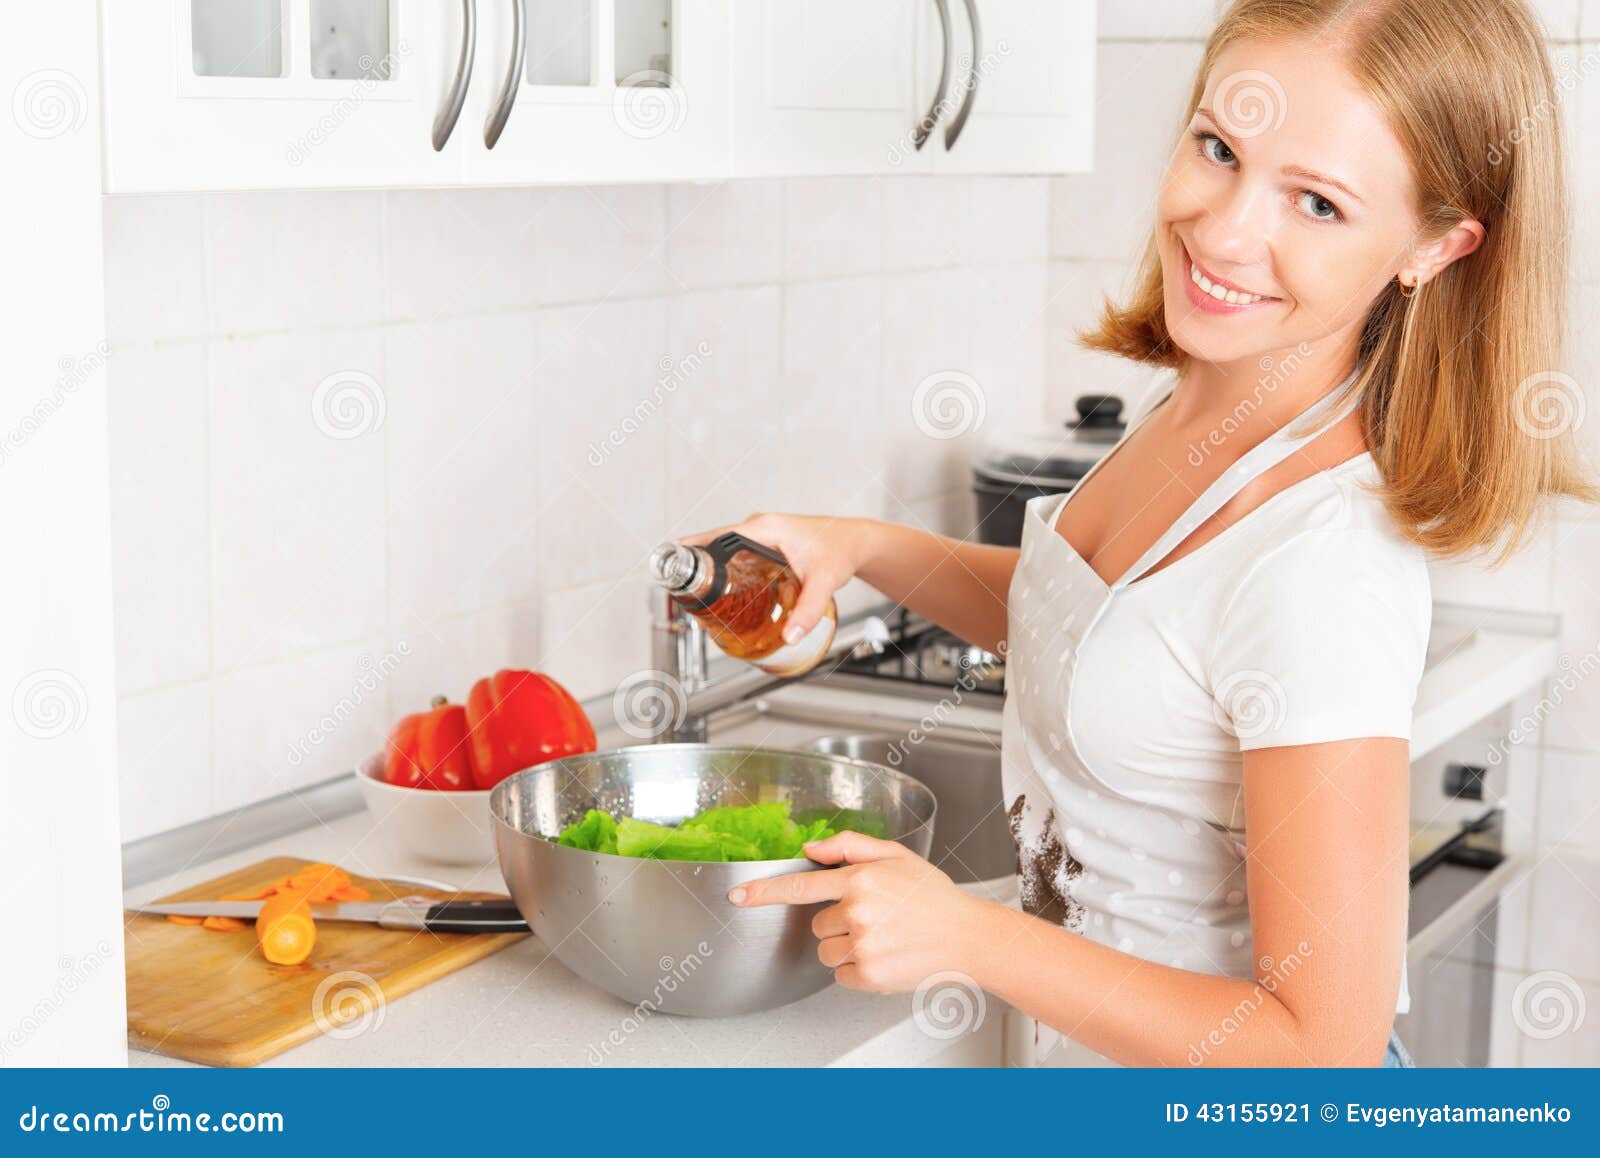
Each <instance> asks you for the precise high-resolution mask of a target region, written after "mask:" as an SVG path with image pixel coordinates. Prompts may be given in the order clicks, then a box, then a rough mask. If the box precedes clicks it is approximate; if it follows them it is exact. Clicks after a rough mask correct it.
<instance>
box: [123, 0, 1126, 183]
mask: <svg viewBox="0 0 1600 1158" xmlns="http://www.w3.org/2000/svg"><path fill="white" fill-rule="evenodd" d="M972 12H976V13H977V16H978V19H977V21H976V25H977V36H976V51H974V43H975V37H974V21H973V20H972V18H971V16H970V13H972ZM100 21H101V74H102V82H103V85H104V90H105V110H106V134H105V150H104V161H105V178H104V185H105V189H106V191H107V192H111V193H136V192H164V191H174V192H194V191H207V190H227V189H271V188H332V187H392V186H402V187H403V186H419V185H458V184H468V185H525V184H540V183H562V184H579V183H611V182H626V181H641V182H642V181H671V180H717V179H721V178H725V177H729V176H787V175H811V174H863V173H864V174H886V173H904V172H952V173H1057V172H1072V171H1076V170H1081V169H1084V168H1087V167H1088V165H1089V162H1090V156H1091V149H1092V139H1091V134H1092V125H1093V109H1094V53H1095V5H1094V0H872V2H871V3H865V4H863V3H859V2H857V0H804V2H800V0H102V4H101V9H100ZM469 31H470V35H469ZM972 76H976V77H977V82H978V83H977V87H976V89H975V90H972V91H970V93H969V90H968V87H967V82H968V78H969V77H972ZM941 94H943V95H942V99H941ZM458 95H459V101H457V100H456V99H455V98H456V97H457V96H458ZM969 98H970V99H969ZM455 108H459V113H458V115H457V116H455V118H454V119H453V122H452V121H451V120H450V118H449V117H448V110H451V109H455ZM447 123H450V124H453V127H452V128H451V129H450V132H449V133H448V136H447V137H445V136H444V135H443V134H442V133H441V132H440V128H441V126H443V125H446V124H447ZM930 125H931V131H929V127H930ZM957 125H959V126H960V129H959V134H957V133H956V132H955V129H954V126H957ZM441 139H442V144H441V147H439V148H436V147H435V145H436V144H438V143H441ZM919 141H920V142H921V144H922V147H921V148H918V147H917V146H918V143H919Z"/></svg>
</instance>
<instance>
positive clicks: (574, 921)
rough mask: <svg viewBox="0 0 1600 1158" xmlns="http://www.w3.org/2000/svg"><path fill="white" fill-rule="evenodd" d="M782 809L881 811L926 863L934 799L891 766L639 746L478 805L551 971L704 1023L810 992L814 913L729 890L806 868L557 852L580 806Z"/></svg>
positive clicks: (680, 812)
mask: <svg viewBox="0 0 1600 1158" xmlns="http://www.w3.org/2000/svg"><path fill="white" fill-rule="evenodd" d="M767 800H788V801H790V802H791V803H792V805H793V807H794V808H795V810H796V811H799V810H802V809H807V808H858V809H867V810H871V811H875V812H881V813H883V815H884V816H885V817H886V818H887V820H888V824H889V832H890V833H891V835H893V836H894V838H895V839H896V840H899V841H900V842H901V843H902V844H904V845H906V846H907V847H909V848H910V849H912V850H913V851H914V852H917V853H919V854H921V855H923V856H926V855H927V852H928V847H929V842H930V841H931V840H932V837H933V816H934V808H935V804H934V798H933V793H932V792H930V791H929V790H928V789H927V788H925V787H924V786H923V785H921V784H919V783H917V781H915V780H913V779H912V778H911V777H909V776H907V775H905V774H904V773H901V772H896V771H894V770H893V769H891V768H885V767H882V766H881V765H877V764H871V763H868V762H866V761H864V760H853V759H850V758H848V757H844V756H835V755H827V754H822V753H815V752H784V751H776V750H773V749H768V748H732V747H716V746H713V745H707V744H649V745H643V746H641V747H636V748H621V749H617V750H615V751H610V752H594V753H589V754H587V755H583V756H568V757H565V758H563V759H560V760H551V761H550V762H549V763H546V764H540V765H538V766H536V767H533V768H529V769H527V770H525V771H522V772H518V773H517V774H516V775H515V776H511V777H509V778H508V779H506V780H503V781H501V782H500V783H499V784H498V785H496V786H495V789H494V791H493V792H492V793H491V794H490V797H489V812H490V815H491V816H493V817H494V837H495V848H496V851H497V852H498V853H499V857H500V871H501V873H502V874H504V876H505V878H506V885H507V886H508V887H509V889H510V891H511V897H512V900H514V901H515V902H516V903H517V908H518V909H520V910H521V911H522V915H523V916H524V917H525V918H526V919H527V921H528V923H529V924H530V925H531V926H533V931H534V932H535V933H537V934H538V936H539V939H540V940H541V941H543V942H544V944H545V946H546V947H547V948H549V950H550V951H551V952H552V953H554V954H555V955H556V957H557V958H558V959H559V960H560V961H561V963H562V964H563V965H565V966H566V967H567V968H569V969H571V970H572V971H573V972H574V973H576V974H578V976H580V977H582V978H584V979H585V980H587V981H590V982H592V983H593V984H595V985H598V986H599V987H600V988H602V989H604V990H606V991H608V992H610V993H613V994H615V995H616V996H617V997H620V998H621V999H622V1000H624V1001H626V1002H628V1003H629V1004H632V1005H639V1006H644V1007H645V1008H648V1009H650V1010H652V1011H663V1012H667V1013H686V1014H695V1015H699V1016H707V1017H716V1016H725V1015H729V1014H736V1013H749V1012H751V1011H753V1010H758V1009H772V1008H775V1007H777V1006H779V1005H787V1004H788V1003H789V1002H791V1001H798V1000H799V999H800V998H802V997H807V996H809V995H811V994H812V993H815V992H816V991H817V990H819V989H822V988H823V987H824V986H826V985H827V984H828V982H829V981H830V980H831V979H832V976H833V975H832V973H831V972H830V971H829V970H828V969H827V968H825V967H824V966H823V965H822V964H821V962H819V961H818V960H817V952H816V944H817V943H816V938H815V937H814V936H813V935H812V932H811V919H812V917H813V916H814V915H815V914H816V912H817V911H818V910H819V909H820V908H822V906H821V905H793V906H791V905H772V906H764V907H762V908H756V909H740V908H736V907H735V906H733V905H732V904H730V903H729V901H728V899H727V894H728V890H729V889H731V888H733V886H734V885H737V884H742V883H744V882H745V881H751V880H758V879H760V878H762V877H774V876H780V875H783V874H785V873H794V872H807V871H827V870H826V869H824V868H823V867H822V866H820V865H818V864H816V863H814V862H813V861H809V860H806V859H804V858H801V859H799V860H768V861H748V862H742V863H732V864H727V863H716V862H704V863H702V862H695V861H657V860H641V859H635V858H631V857H620V856H608V855H606V854H604V853H596V852H585V851H583V850H581V849H575V848H565V847H563V846H561V845H558V844H555V843H553V842H552V841H551V840H549V839H548V838H549V837H553V836H556V835H557V834H558V833H560V831H561V830H562V829H563V828H565V827H566V826H567V825H568V824H571V823H572V822H573V821H575V820H579V819H581V818H582V817H583V814H584V812H585V811H587V810H588V809H590V808H603V809H605V810H606V811H608V812H610V813H611V814H612V815H614V816H618V817H621V816H634V817H638V818H639V819H641V820H651V821H655V822H657V823H659V824H676V823H677V822H678V821H680V820H683V819H685V818H686V817H689V816H692V815H694V814H695V813H696V812H699V811H700V810H701V809H704V808H710V807H713V806H716V805H724V804H751V803H755V802H757V801H767Z"/></svg>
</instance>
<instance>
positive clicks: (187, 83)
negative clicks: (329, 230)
mask: <svg viewBox="0 0 1600 1158" xmlns="http://www.w3.org/2000/svg"><path fill="white" fill-rule="evenodd" d="M479 3H480V7H481V3H482V0H479ZM464 7H465V5H464V4H463V3H462V2H461V0H116V2H115V3H109V4H105V5H103V6H102V8H101V20H102V27H103V32H104V37H103V41H102V45H101V72H102V79H103V82H104V85H105V107H106V153H105V157H106V159H105V188H106V191H107V192H110V193H132V192H161V191H197V190H211V189H263V188H317V187H334V186H339V187H345V186H383V185H407V184H410V185H417V184H453V183H456V182H458V181H459V180H460V179H461V150H460V144H459V141H458V139H457V138H458V137H459V136H461V135H462V134H461V132H460V130H461V129H462V128H465V126H458V127H457V132H456V133H455V134H452V138H451V139H450V140H449V141H448V142H447V143H446V145H445V147H444V148H443V149H442V150H438V151H436V150H435V149H434V147H433V142H432V133H433V126H434V122H435V119H436V117H437V114H438V112H439V110H440V109H441V108H442V107H444V106H445V104H446V97H447V94H448V91H449V89H450V86H451V82H452V80H453V79H454V76H455V72H456V67H457V64H458V62H459V59H460V52H461V44H462V26H463V11H464Z"/></svg>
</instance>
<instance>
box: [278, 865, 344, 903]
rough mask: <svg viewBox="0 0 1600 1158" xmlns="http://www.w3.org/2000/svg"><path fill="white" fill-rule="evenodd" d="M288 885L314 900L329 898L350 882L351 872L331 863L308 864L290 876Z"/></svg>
mask: <svg viewBox="0 0 1600 1158" xmlns="http://www.w3.org/2000/svg"><path fill="white" fill-rule="evenodd" d="M286 883H287V886H288V887H289V888H291V889H293V890H295V891H296V892H300V893H304V894H306V896H307V897H309V898H310V899H311V900H312V901H313V902H316V901H325V900H328V899H329V898H330V897H331V896H332V895H333V894H334V893H335V892H336V891H338V890H339V889H342V888H346V887H348V886H349V884H350V874H349V873H347V872H345V871H344V869H342V868H339V867H337V866H336V865H331V864H308V865H306V867H305V868H303V869H301V870H300V871H299V872H297V873H295V874H294V875H293V876H291V877H289V879H288V881H287V882H286Z"/></svg>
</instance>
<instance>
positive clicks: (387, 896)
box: [123, 856, 528, 1066]
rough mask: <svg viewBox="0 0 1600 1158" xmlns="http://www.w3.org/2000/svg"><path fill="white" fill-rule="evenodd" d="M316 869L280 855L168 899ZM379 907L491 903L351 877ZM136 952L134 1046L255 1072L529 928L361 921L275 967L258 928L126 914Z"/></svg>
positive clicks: (349, 1028)
mask: <svg viewBox="0 0 1600 1158" xmlns="http://www.w3.org/2000/svg"><path fill="white" fill-rule="evenodd" d="M309 863H311V862H309V861H306V860H304V859H302V858H300V857H287V856H285V857H274V858H272V859H271V860H264V861H260V862H258V863H256V864H253V865H250V866H249V867H248V868H242V869H239V870H238V871H236V872H232V873H229V874H228V875H227V876H222V877H218V878H216V879H215V880H211V881H206V882H205V883H204V884H199V885H195V886H194V887H193V888H190V889H185V890H184V891H183V892H180V893H173V894H172V895H171V896H169V897H162V898H161V900H163V901H204V900H215V899H217V898H219V897H221V896H223V895H224V894H226V893H237V892H247V891H251V890H254V889H259V888H261V887H263V886H265V885H269V884H271V883H273V882H274V881H276V880H279V879H281V878H282V877H285V876H287V875H289V874H290V873H292V872H294V871H296V870H297V869H299V868H300V867H302V866H303V865H306V864H309ZM351 879H352V880H353V881H354V883H356V884H358V885H360V886H361V887H362V888H364V889H366V890H367V891H369V892H370V893H371V894H372V899H373V900H375V901H383V900H395V899H398V898H400V897H406V896H424V897H433V898H439V899H443V898H445V897H450V896H460V897H467V898H487V897H489V896H491V894H488V893H442V892H440V891H439V890H437V889H425V888H419V887H417V886H415V885H405V884H401V885H397V884H389V883H388V882H385V881H378V880H371V879H369V878H367V877H352V878H351ZM123 916H124V920H123V940H124V943H125V945H126V948H127V957H128V1044H129V1045H130V1046H131V1047H133V1048H134V1049H142V1050H148V1051H151V1052H154V1053H161V1054H167V1055H169V1056H171V1057H178V1058H183V1059H185V1060H187V1061H193V1062H200V1063H202V1064H204V1065H211V1066H253V1065H255V1064H257V1063H258V1062H261V1061H265V1060H266V1059H267V1058H270V1057H272V1056H274V1055H275V1054H279V1053H282V1052H283V1051H284V1050H286V1049H288V1048H289V1047H290V1046H294V1045H299V1044H300V1043H301V1042H303V1041H307V1040H309V1039H310V1038H313V1037H316V1036H317V1035H318V1034H319V1033H324V1032H327V1031H330V1030H331V1031H333V1032H334V1033H335V1034H338V1033H341V1032H342V1033H352V1032H356V1031H358V1030H359V1029H360V1027H361V1026H360V1025H357V1024H355V1023H358V1022H361V1019H362V1018H369V1019H370V1020H368V1021H366V1022H361V1025H372V1024H374V1023H375V1021H376V1018H377V1017H378V1016H379V1014H380V1012H381V1005H382V1003H384V1002H388V1001H393V1000H394V999H395V998H397V997H400V996H401V995H402V994H406V993H410V992H411V991H412V990H413V989H416V988H417V987H418V986H421V985H426V984H427V983H428V982H430V981H432V980H434V979H435V978H437V977H443V976H444V975H445V974H446V973H451V972H454V971H455V970H457V969H460V968H461V967H462V966H463V965H468V964H471V963H472V962H473V961H476V960H478V959H479V958H481V957H486V956H488V955H489V954H490V953H493V952H496V951H497V950H500V949H504V948H505V947H506V946H507V945H511V944H514V943H515V942H517V941H520V940H522V939H523V938H524V937H526V936H528V934H526V933H426V932H411V931H407V930H392V929H380V928H378V927H377V926H376V925H368V924H362V923H359V922H354V921H318V922H317V944H316V948H314V949H313V950H312V951H311V956H310V958H308V959H307V960H306V961H305V962H304V963H302V964H300V965H274V964H272V963H271V962H269V961H267V960H266V959H265V958H264V957H262V956H261V953H260V951H259V950H258V949H257V948H256V934H255V928H254V927H253V926H251V927H248V928H245V929H243V930H240V931H238V932H231V933H229V932H218V931H215V930H212V929H203V928H201V927H200V926H198V925H179V924H176V923H174V922H172V921H169V920H167V919H166V918H165V917H156V916H150V915H148V914H144V913H136V912H131V911H130V912H127V913H124V914H123Z"/></svg>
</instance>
